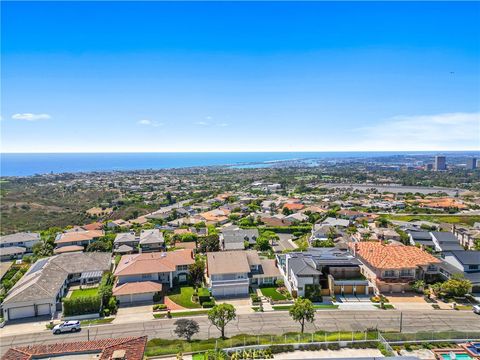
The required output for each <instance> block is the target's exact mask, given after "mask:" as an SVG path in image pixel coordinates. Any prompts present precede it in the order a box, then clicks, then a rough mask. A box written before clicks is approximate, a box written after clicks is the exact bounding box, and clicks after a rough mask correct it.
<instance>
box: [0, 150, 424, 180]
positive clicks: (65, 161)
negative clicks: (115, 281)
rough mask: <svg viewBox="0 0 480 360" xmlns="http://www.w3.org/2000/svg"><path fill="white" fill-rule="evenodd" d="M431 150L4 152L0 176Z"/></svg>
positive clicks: (248, 164)
mask: <svg viewBox="0 0 480 360" xmlns="http://www.w3.org/2000/svg"><path fill="white" fill-rule="evenodd" d="M413 153H415V154H422V155H423V154H425V155H427V154H433V153H431V152H236V153H232V152H216V153H202V152H198V153H15V154H14V153H3V154H1V157H0V160H1V163H0V175H1V176H30V175H35V174H48V173H75V172H93V171H128V170H144V169H155V170H157V169H169V168H186V167H199V166H220V165H230V166H236V167H239V168H241V167H245V168H247V167H266V166H270V165H271V164H272V163H274V162H277V161H285V160H295V159H345V158H366V157H376V156H388V155H394V154H399V155H401V154H413Z"/></svg>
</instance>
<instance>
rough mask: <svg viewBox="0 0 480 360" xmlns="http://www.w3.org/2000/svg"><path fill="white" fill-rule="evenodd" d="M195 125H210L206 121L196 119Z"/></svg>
mask: <svg viewBox="0 0 480 360" xmlns="http://www.w3.org/2000/svg"><path fill="white" fill-rule="evenodd" d="M195 125H199V126H208V125H210V124H209V123H208V122H206V121H197V122H195Z"/></svg>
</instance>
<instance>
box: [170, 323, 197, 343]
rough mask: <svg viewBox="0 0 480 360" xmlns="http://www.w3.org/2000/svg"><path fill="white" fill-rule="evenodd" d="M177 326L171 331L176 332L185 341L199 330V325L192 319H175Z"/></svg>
mask: <svg viewBox="0 0 480 360" xmlns="http://www.w3.org/2000/svg"><path fill="white" fill-rule="evenodd" d="M175 325H176V326H177V327H176V328H175V329H174V330H173V332H174V333H175V334H177V336H178V337H182V338H185V339H186V340H187V341H190V340H191V339H192V336H193V335H195V334H196V333H198V332H199V331H200V326H198V323H197V322H196V321H194V320H190V319H179V320H177V321H175Z"/></svg>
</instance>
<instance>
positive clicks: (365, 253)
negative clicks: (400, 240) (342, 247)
mask: <svg viewBox="0 0 480 360" xmlns="http://www.w3.org/2000/svg"><path fill="white" fill-rule="evenodd" d="M350 248H351V250H352V252H353V254H354V256H355V257H356V258H357V259H359V260H360V261H361V262H362V264H363V265H362V266H361V272H362V274H363V275H364V276H365V277H366V278H367V279H368V280H369V281H370V282H371V283H372V284H374V285H375V287H376V291H377V292H380V293H384V292H385V293H386V292H391V293H398V292H404V291H408V290H410V283H411V282H412V281H415V280H423V279H426V278H428V276H430V275H435V274H438V272H439V265H440V263H441V261H440V260H439V259H437V258H436V257H434V256H432V255H430V254H428V253H427V252H425V251H423V250H421V249H419V248H417V247H415V246H404V245H392V244H389V245H385V244H384V243H382V242H372V241H365V242H356V243H351V244H350Z"/></svg>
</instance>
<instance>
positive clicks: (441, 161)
mask: <svg viewBox="0 0 480 360" xmlns="http://www.w3.org/2000/svg"><path fill="white" fill-rule="evenodd" d="M443 170H447V159H446V158H445V156H435V171H443Z"/></svg>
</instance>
